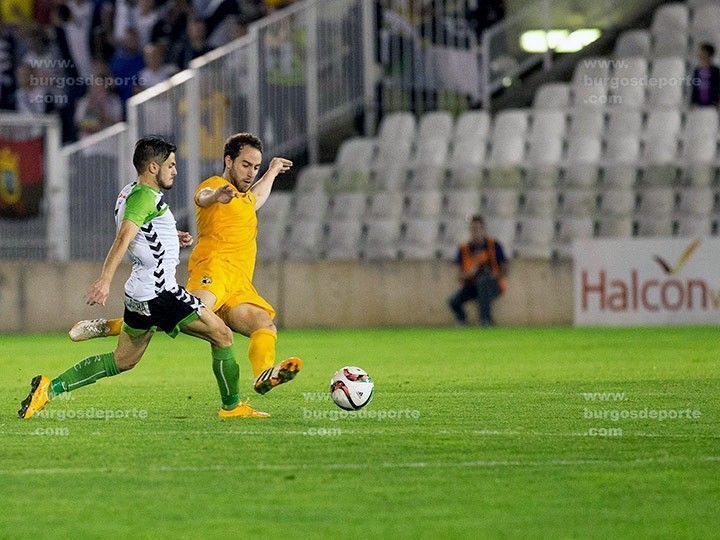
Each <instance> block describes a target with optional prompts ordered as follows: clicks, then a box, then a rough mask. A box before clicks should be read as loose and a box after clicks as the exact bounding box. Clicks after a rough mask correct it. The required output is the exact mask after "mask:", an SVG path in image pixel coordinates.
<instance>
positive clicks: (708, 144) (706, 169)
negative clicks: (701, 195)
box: [679, 137, 717, 186]
mask: <svg viewBox="0 0 720 540" xmlns="http://www.w3.org/2000/svg"><path fill="white" fill-rule="evenodd" d="M716 155H717V140H716V139H715V138H714V137H712V138H710V137H700V138H695V139H689V140H687V139H686V140H685V141H683V145H682V153H681V155H680V163H679V165H680V166H681V167H682V176H683V181H684V182H685V183H686V184H690V185H692V186H709V185H710V184H711V183H712V181H713V177H714V176H715V172H714V167H713V162H714V161H715V157H716Z"/></svg>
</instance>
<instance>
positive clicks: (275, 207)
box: [258, 191, 293, 224]
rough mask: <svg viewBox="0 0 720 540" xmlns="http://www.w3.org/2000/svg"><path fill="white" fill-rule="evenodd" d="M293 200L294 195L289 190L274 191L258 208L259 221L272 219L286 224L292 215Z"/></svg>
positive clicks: (274, 221)
mask: <svg viewBox="0 0 720 540" xmlns="http://www.w3.org/2000/svg"><path fill="white" fill-rule="evenodd" d="M292 200H293V195H292V193H290V192H288V191H273V192H272V194H271V195H270V196H269V197H268V198H267V200H266V201H265V204H263V205H262V206H261V207H260V210H258V223H260V222H263V221H271V222H273V223H280V224H285V222H286V221H287V218H288V216H289V215H290V206H291V205H292Z"/></svg>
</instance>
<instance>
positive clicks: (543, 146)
mask: <svg viewBox="0 0 720 540" xmlns="http://www.w3.org/2000/svg"><path fill="white" fill-rule="evenodd" d="M562 154H563V141H562V139H561V138H560V137H557V136H547V137H543V138H541V137H536V138H534V139H533V141H532V142H531V143H530V150H529V151H528V158H527V162H526V163H525V168H526V172H525V182H526V184H527V185H529V186H533V187H552V186H555V184H556V183H557V178H558V174H559V172H560V164H561V161H562Z"/></svg>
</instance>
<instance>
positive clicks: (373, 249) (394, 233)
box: [361, 219, 400, 259]
mask: <svg viewBox="0 0 720 540" xmlns="http://www.w3.org/2000/svg"><path fill="white" fill-rule="evenodd" d="M399 240H400V222H398V221H396V220H394V219H389V220H374V221H370V222H368V223H367V224H366V225H365V234H364V238H363V242H362V246H361V254H362V256H363V257H364V258H365V259H396V258H397V253H398V242H399Z"/></svg>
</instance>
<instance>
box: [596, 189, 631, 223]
mask: <svg viewBox="0 0 720 540" xmlns="http://www.w3.org/2000/svg"><path fill="white" fill-rule="evenodd" d="M635 206H636V197H635V192H634V191H632V190H629V189H608V190H604V191H601V192H600V194H599V197H598V212H599V213H600V214H601V215H605V216H616V217H627V216H630V215H631V214H632V213H633V211H634V210H635Z"/></svg>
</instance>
